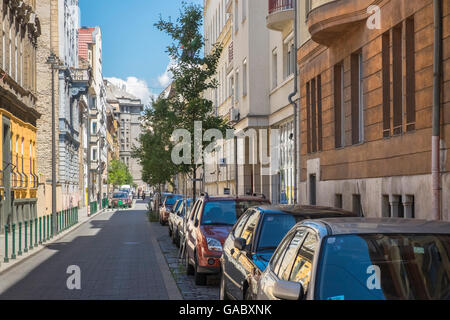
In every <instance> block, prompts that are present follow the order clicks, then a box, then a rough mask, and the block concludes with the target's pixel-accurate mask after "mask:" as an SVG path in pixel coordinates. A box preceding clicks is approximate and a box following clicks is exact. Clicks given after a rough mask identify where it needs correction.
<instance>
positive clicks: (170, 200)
mask: <svg viewBox="0 0 450 320" xmlns="http://www.w3.org/2000/svg"><path fill="white" fill-rule="evenodd" d="M179 199H181V198H180V197H177V196H167V197H166V206H173V205H174V204H175V202H176V201H177V200H179Z"/></svg>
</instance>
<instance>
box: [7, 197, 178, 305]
mask: <svg viewBox="0 0 450 320" xmlns="http://www.w3.org/2000/svg"><path fill="white" fill-rule="evenodd" d="M156 237H157V234H155V233H154V232H151V225H150V223H149V222H148V217H147V215H146V204H145V203H143V202H141V201H138V203H137V204H136V205H135V207H134V208H133V209H131V210H126V211H109V212H108V211H107V212H104V213H101V214H99V215H98V216H96V217H95V218H93V219H92V220H90V221H88V222H86V223H85V224H83V225H82V226H81V227H80V228H78V229H76V230H74V231H73V232H72V233H70V234H68V235H67V236H65V237H64V238H62V239H60V240H59V241H57V242H55V243H52V244H49V245H47V246H46V248H45V249H44V250H42V251H41V252H39V253H38V254H36V255H34V256H32V257H31V258H29V259H27V260H26V261H25V263H21V264H19V265H17V266H15V267H14V268H12V269H10V270H7V271H6V272H5V273H3V274H1V275H0V300H4V299H45V300H46V299H51V300H53V299H89V300H91V299H96V300H97V299H101V300H103V299H108V300H110V299H133V300H134V299H151V300H153V299H177V298H178V299H179V298H181V296H180V295H179V292H178V289H177V287H176V285H175V282H174V280H173V278H172V276H171V275H170V272H169V269H168V267H167V264H166V262H165V259H164V257H163V256H162V254H161V252H160V251H159V250H160V249H159V246H158V244H157V240H156ZM69 266H78V267H79V268H80V271H81V278H80V280H81V282H80V283H81V289H80V290H69V289H68V287H67V280H68V278H69V277H70V276H71V274H72V273H67V270H68V268H69Z"/></svg>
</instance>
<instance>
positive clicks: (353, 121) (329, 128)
mask: <svg viewBox="0 0 450 320" xmlns="http://www.w3.org/2000/svg"><path fill="white" fill-rule="evenodd" d="M441 3H442V4H443V7H442V11H443V12H442V24H443V26H448V25H449V23H448V22H449V19H450V6H449V2H448V1H443V2H441ZM305 5H306V6H305V8H304V10H303V16H302V18H301V19H300V21H301V22H302V24H301V26H300V28H301V30H302V32H301V46H300V50H299V52H298V64H299V68H300V88H301V104H300V105H301V125H300V126H301V142H302V144H301V188H300V189H301V202H302V203H304V204H306V203H310V204H319V205H331V206H337V207H343V208H344V209H349V210H353V211H354V212H358V213H361V214H364V215H365V216H368V217H382V216H383V217H405V218H420V219H433V218H436V217H433V215H432V210H431V209H432V195H433V191H432V178H431V177H432V176H431V173H432V172H431V169H432V114H433V111H432V109H433V65H434V63H435V62H436V61H434V58H433V52H434V50H433V46H434V21H433V10H434V7H433V1H431V0H409V1H404V0H386V1H373V0H364V1H361V0H353V1H352V0H346V1H342V0H336V1H307V2H306V3H305ZM372 5H376V6H378V7H370V6H372ZM378 8H379V11H378ZM368 9H369V10H368ZM378 18H379V19H378ZM377 19H378V20H377ZM377 22H379V24H378V23H377ZM443 30H444V31H443V36H442V39H439V40H438V41H442V45H443V47H442V48H443V50H442V53H443V58H442V63H443V67H442V70H443V78H442V84H441V86H442V88H443V90H442V97H441V100H442V104H441V106H440V107H441V132H442V135H441V141H440V145H441V150H440V155H439V157H440V159H441V168H440V171H441V188H442V196H441V199H442V204H441V205H442V210H441V217H440V218H442V219H444V220H449V219H450V215H449V209H450V193H449V192H450V174H449V170H450V159H449V158H448V156H447V154H448V148H449V147H448V146H449V143H448V135H449V133H450V104H449V101H450V90H449V86H450V80H449V72H448V70H449V67H450V59H449V54H450V42H449V41H450V36H449V33H448V28H447V27H444V29H443Z"/></svg>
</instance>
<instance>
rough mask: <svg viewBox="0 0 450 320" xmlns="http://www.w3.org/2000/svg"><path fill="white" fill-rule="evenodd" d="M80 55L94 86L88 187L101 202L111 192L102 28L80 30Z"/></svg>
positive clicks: (90, 124)
mask: <svg viewBox="0 0 450 320" xmlns="http://www.w3.org/2000/svg"><path fill="white" fill-rule="evenodd" d="M78 47H79V55H80V57H81V58H83V59H84V60H86V61H88V63H89V65H90V68H91V72H92V83H91V85H90V87H89V92H88V104H89V137H88V141H89V148H88V149H89V150H90V151H88V153H89V154H88V163H89V173H88V176H89V185H90V191H91V193H90V199H91V201H97V202H100V201H101V199H103V198H104V197H105V196H106V195H107V193H108V184H107V179H108V170H107V161H108V146H107V141H106V138H107V100H106V87H105V85H104V82H103V68H102V33H101V29H100V27H98V26H97V27H82V28H80V29H79V41H78Z"/></svg>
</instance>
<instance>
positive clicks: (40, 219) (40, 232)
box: [39, 217, 42, 244]
mask: <svg viewBox="0 0 450 320" xmlns="http://www.w3.org/2000/svg"><path fill="white" fill-rule="evenodd" d="M39 244H42V217H39Z"/></svg>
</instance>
